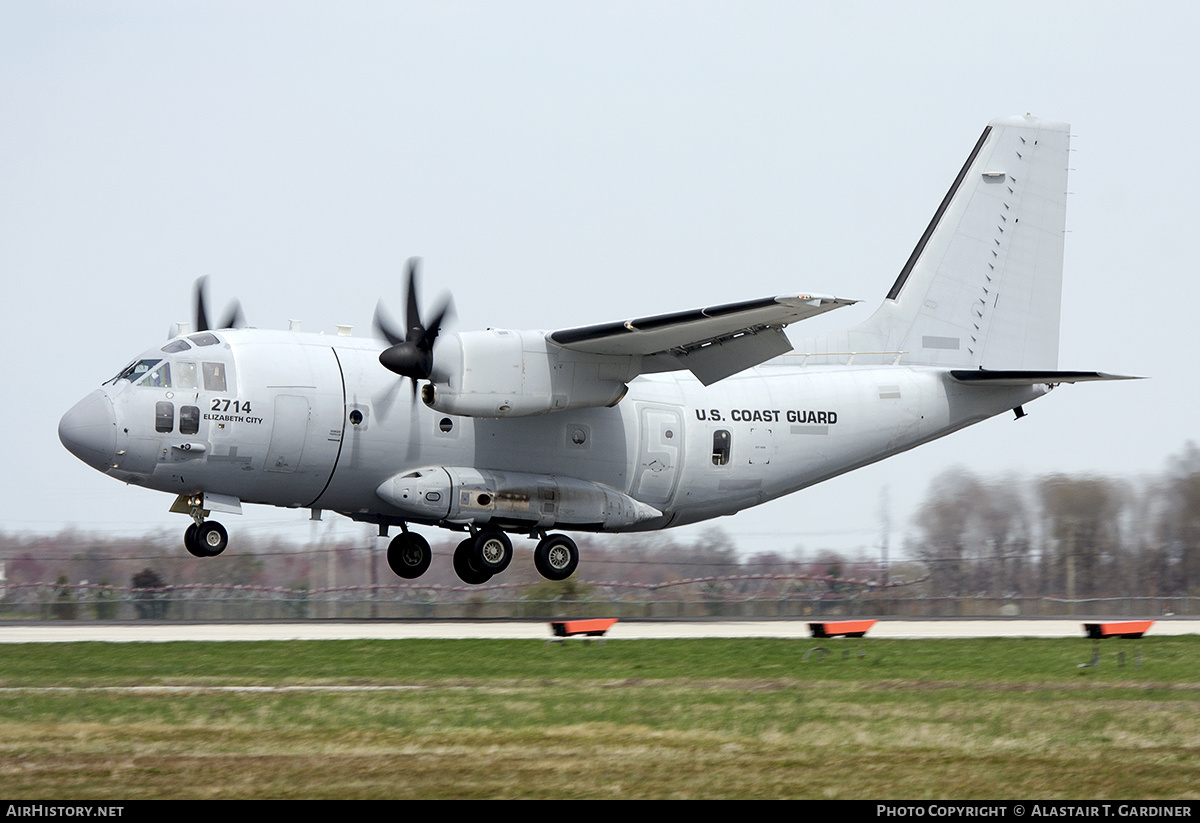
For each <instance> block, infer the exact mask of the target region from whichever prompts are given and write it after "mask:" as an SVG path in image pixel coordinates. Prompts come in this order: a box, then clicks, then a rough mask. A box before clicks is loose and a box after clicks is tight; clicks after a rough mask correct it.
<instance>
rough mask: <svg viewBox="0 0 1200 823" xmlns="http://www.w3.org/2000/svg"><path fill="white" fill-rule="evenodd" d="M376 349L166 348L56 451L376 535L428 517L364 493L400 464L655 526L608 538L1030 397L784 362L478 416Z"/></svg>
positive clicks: (249, 340) (329, 339) (828, 472)
mask: <svg viewBox="0 0 1200 823" xmlns="http://www.w3.org/2000/svg"><path fill="white" fill-rule="evenodd" d="M384 345H385V344H383V343H382V341H378V340H373V339H367V338H351V337H341V336H325V335H317V334H304V333H299V332H276V331H263V330H257V329H242V330H227V331H220V332H204V333H199V334H192V335H187V336H184V337H178V338H175V339H173V340H172V341H170V342H168V344H167V345H165V346H163V347H161V348H157V349H154V350H151V351H149V352H146V353H145V354H143V355H141V356H140V357H139V358H137V359H135V360H134V361H133V363H131V364H130V366H129V367H127V369H126V370H125V371H124V372H123V373H122V375H121V376H119V377H117V378H114V379H113V380H110V381H108V382H107V383H105V384H104V385H103V386H102V387H101V388H99V389H97V390H96V391H95V392H93V393H92V394H91V395H89V396H88V397H86V398H85V399H84V400H83V401H81V402H80V403H79V404H77V405H76V406H75V407H74V408H73V409H72V410H71V411H69V412H68V413H67V414H66V415H65V416H64V418H63V421H62V423H61V424H60V437H61V438H62V440H63V442H64V444H65V445H67V447H68V448H69V449H71V451H72V452H73V453H75V454H76V455H77V456H79V457H80V458H81V459H83V460H84V461H85V462H88V463H89V464H90V465H92V466H93V467H95V468H97V469H98V470H100V471H103V472H104V473H106V474H109V475H111V476H113V477H115V478H117V479H119V480H122V481H125V482H129V483H133V484H136V485H140V486H145V487H148V488H152V489H157V490H160V491H164V492H169V493H172V494H176V495H194V494H198V493H204V494H208V495H224V496H228V497H231V498H237V499H238V500H240V501H241V502H243V503H262V504H267V505H273V506H286V507H296V508H313V509H323V510H330V511H336V512H340V513H342V514H345V515H347V516H349V517H353V518H355V519H360V520H368V521H378V522H381V523H385V524H398V523H400V522H408V521H416V522H427V523H438V520H437V518H436V517H432V516H431V517H422V516H421V515H420V514H414V512H413V511H410V510H404V509H402V508H398V507H397V506H395V505H393V504H392V503H389V502H388V501H387V500H386V499H384V497H383V496H381V494H380V493H379V491H378V490H379V489H380V487H381V484H384V483H385V482H386V481H388V479H389V478H394V477H396V476H399V475H403V474H404V473H405V472H409V471H412V470H415V469H421V468H425V467H467V468H470V469H475V470H485V471H491V472H510V473H521V474H525V475H536V476H543V477H557V478H570V479H573V480H580V481H586V482H587V483H590V484H598V485H599V486H601V487H604V488H606V489H612V490H615V491H616V492H619V493H621V494H622V495H627V496H628V497H629V498H632V499H633V500H634V501H638V502H640V503H642V504H645V505H646V506H648V507H651V509H653V510H654V512H656V514H655V515H654V516H649V517H643V518H641V519H639V520H637V522H622V523H620V524H619V525H616V526H613V527H611V528H610V529H607V530H614V531H623V530H642V529H658V528H666V527H670V526H678V525H683V524H687V523H694V522H697V521H701V520H706V519H708V518H712V517H717V516H722V515H728V514H732V513H734V512H736V511H739V510H741V509H744V508H747V507H750V506H754V505H757V504H759V503H763V502H765V501H767V500H772V499H775V498H778V497H780V496H782V495H785V494H788V493H790V492H794V491H796V490H798V489H802V488H804V487H806V486H810V485H812V484H814V483H818V482H820V481H822V480H826V479H828V478H830V477H833V476H836V475H838V474H841V473H843V472H847V471H850V470H852V469H855V468H858V467H860V466H863V465H866V464H868V463H872V462H874V461H876V460H880V459H883V458H885V457H888V456H890V455H893V454H896V453H899V452H902V451H905V450H907V449H910V448H912V447H914V446H917V445H919V444H921V443H924V442H928V441H929V440H933V439H935V438H937V437H941V436H943V435H945V434H948V433H950V432H952V431H955V430H957V429H960V428H962V427H964V426H967V425H970V424H972V423H975V422H978V421H980V420H983V419H986V418H988V417H991V416H993V415H995V414H998V413H1001V412H1004V411H1007V410H1009V409H1013V408H1016V407H1018V406H1020V405H1021V404H1023V403H1026V402H1029V401H1030V400H1032V399H1034V398H1036V397H1038V396H1040V395H1041V394H1043V393H1045V391H1046V388H1045V387H1044V386H1016V387H1013V386H1008V387H999V386H998V387H989V388H986V389H981V388H978V387H969V386H963V385H962V384H960V383H958V382H956V381H954V380H953V379H952V378H951V377H950V376H949V374H948V372H947V371H946V370H944V369H939V368H936V367H929V366H912V367H909V366H904V365H899V364H887V365H883V364H880V365H848V364H845V363H842V364H837V365H834V364H829V363H826V364H825V365H801V364H800V363H801V360H800V359H799V358H789V357H783V358H778V359H777V360H775V361H771V362H769V363H767V364H764V365H762V366H759V367H757V368H753V369H748V370H746V371H744V372H742V373H740V374H737V375H735V376H733V377H730V378H727V379H725V380H722V381H720V382H719V383H717V384H714V385H712V386H708V387H705V386H703V385H701V384H700V383H699V382H698V381H697V380H696V379H695V378H694V377H693V376H692V375H691V374H690V373H687V372H670V373H661V374H653V375H643V376H640V377H638V378H636V379H634V380H633V381H632V382H631V383H630V384H629V391H628V393H627V394H626V395H625V396H624V397H623V398H622V399H621V400H620V402H619V403H617V404H616V405H615V406H613V407H608V408H585V409H576V410H568V411H563V412H554V413H549V414H542V415H538V416H531V417H520V418H506V419H492V418H476V417H462V416H453V415H448V414H445V413H442V412H438V411H435V410H433V409H430V408H428V407H426V406H425V405H424V404H423V403H422V402H420V400H419V399H418V398H417V397H416V396H415V393H414V391H413V389H412V387H411V385H410V383H409V381H408V380H407V379H404V378H398V377H397V376H396V375H394V374H392V373H390V372H388V371H387V370H385V369H383V368H381V367H380V364H379V361H378V357H379V353H380V351H381V350H382V348H383V346H384ZM438 524H439V525H445V524H440V523H438ZM558 525H559V527H560V528H567V529H569V528H572V526H571V525H570V524H566V523H559V524H558Z"/></svg>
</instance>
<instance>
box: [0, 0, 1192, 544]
mask: <svg viewBox="0 0 1200 823" xmlns="http://www.w3.org/2000/svg"><path fill="white" fill-rule="evenodd" d="M1198 17H1200V6H1196V5H1195V4H1192V3H1169V2H1157V3H1152V4H1134V3H1128V2H1121V3H1104V2H1079V3H1052V2H1045V0H1039V1H1038V2H1013V0H1006V1H1005V2H1003V3H1001V2H993V3H986V4H985V3H960V2H947V3H895V4H892V3H882V2H878V3H856V2H829V3H816V2H797V1H796V0H792V1H790V2H745V3H735V2H720V3H706V2H695V0H689V1H688V2H647V1H646V0H638V2H630V3H624V2H603V3H582V2H545V3H542V2H504V3H491V2H480V3H476V2H446V1H445V0H438V2H429V3H425V2H380V3H354V2H337V3H304V2H279V3H266V2H244V0H243V1H239V2H229V3H223V2H211V0H207V1H206V2H194V3H193V2H128V3H126V2H47V0H36V2H27V1H26V0H5V2H3V3H0V274H2V276H3V284H4V296H3V297H4V299H3V301H2V302H0V312H2V317H0V320H2V321H3V322H2V328H3V335H4V341H5V343H6V348H7V350H8V351H7V356H5V357H4V358H3V361H2V362H3V365H2V366H0V368H2V369H3V378H4V380H3V386H4V391H3V403H2V404H0V408H2V412H0V413H2V414H3V418H2V422H3V428H2V431H3V434H2V435H0V437H2V438H3V441H2V442H3V445H4V454H5V456H6V458H7V459H6V461H5V462H6V466H5V470H4V471H3V473H2V474H0V529H3V530H7V531H35V532H53V531H57V530H58V529H59V528H61V527H62V526H63V525H64V524H74V525H75V526H76V527H78V528H79V529H81V530H90V529H101V530H106V531H116V532H122V533H130V534H138V533H142V532H144V531H147V530H151V531H159V530H162V529H164V528H166V529H169V530H170V531H171V532H172V533H173V532H174V531H176V530H177V531H179V532H180V533H182V530H183V527H184V526H185V525H186V521H185V519H184V518H182V517H180V516H179V515H169V514H168V513H167V508H168V506H169V505H170V503H171V499H170V498H169V497H168V496H167V495H164V494H161V493H158V492H151V491H147V490H143V489H137V488H133V487H126V486H124V485H123V484H120V483H118V482H116V481H114V480H112V479H110V478H107V477H104V476H102V475H100V474H99V473H97V472H95V471H94V470H92V469H90V468H88V467H87V466H85V465H84V464H83V463H81V462H80V461H78V460H77V459H76V458H74V457H73V456H72V455H70V454H69V453H68V452H67V451H66V450H65V449H63V447H62V446H61V445H60V443H59V442H58V438H57V433H56V429H57V424H58V420H59V418H60V417H61V415H62V414H63V412H65V411H66V410H67V409H68V408H69V407H70V406H71V405H72V404H73V403H74V402H76V401H77V400H78V399H80V398H81V397H83V396H84V395H85V394H87V393H88V392H89V391H91V390H92V389H93V388H95V387H96V386H97V385H98V384H99V383H100V382H102V381H103V380H106V379H107V378H109V377H111V376H112V375H113V374H114V373H116V371H117V370H119V369H120V368H121V367H122V366H123V365H124V364H125V363H126V362H128V361H129V360H130V359H131V358H132V357H133V356H134V355H136V354H138V353H139V352H141V351H143V350H145V349H146V348H149V347H150V346H153V345H157V344H159V343H160V342H161V341H163V340H165V338H166V335H167V330H168V327H169V325H170V324H171V323H172V322H173V321H176V320H183V319H187V318H188V317H189V316H190V314H191V288H192V283H193V281H194V280H195V279H196V278H197V277H199V276H200V275H205V274H207V275H211V281H210V299H211V300H212V302H213V303H214V304H215V306H216V309H217V311H221V310H223V309H224V307H225V305H226V303H227V302H228V301H229V300H230V299H232V298H233V297H234V296H235V295H236V296H237V297H239V298H240V299H241V301H242V305H243V308H244V310H245V312H246V315H247V318H248V320H249V321H250V323H252V324H253V325H256V326H259V327H264V328H286V326H287V322H288V320H289V319H293V318H294V319H299V320H301V321H302V322H303V328H304V329H305V330H308V331H321V330H325V331H327V332H330V333H332V332H333V331H334V327H335V324H338V323H346V324H352V325H354V327H355V330H356V334H359V333H368V331H369V329H370V321H371V316H372V313H373V311H374V308H375V303H376V301H377V300H378V299H379V298H380V297H384V298H386V299H387V300H388V301H389V304H390V305H391V307H392V308H393V313H394V314H396V315H397V316H399V315H400V314H402V312H403V290H402V272H403V267H404V261H405V259H406V258H407V257H409V256H410V255H420V256H422V257H423V258H424V261H425V268H424V275H425V278H424V286H425V295H424V298H425V301H426V303H427V304H428V303H432V302H433V301H434V299H435V298H436V296H437V293H438V291H439V290H440V289H445V290H450V291H452V292H453V294H454V298H455V301H456V305H457V310H458V319H457V321H456V326H455V328H457V329H460V330H467V329H475V328H483V327H486V326H500V327H509V328H541V329H553V328H561V327H568V326H575V325H582V324H590V323H597V322H604V321H610V320H618V319H624V318H627V317H632V316H637V315H642V314H651V313H658V312H666V311H673V310H679V309H685V308H691V307H695V306H701V305H707V304H711V303H720V302H730V301H736V300H744V299H750V298H757V297H763V296H768V295H776V294H784V293H788V292H791V293H797V292H802V291H814V292H821V293H830V294H835V295H838V296H840V297H847V298H856V299H860V300H863V301H864V303H863V305H862V306H857V307H852V308H849V309H842V310H840V311H838V312H834V313H833V314H832V315H831V316H829V317H828V318H822V320H818V321H813V324H814V326H813V327H814V328H824V327H825V326H822V325H820V324H821V323H822V322H823V321H824V322H826V323H827V324H828V325H845V324H850V323H855V322H858V321H859V320H861V319H863V318H865V317H866V316H867V315H868V314H869V313H870V312H871V310H872V309H873V307H874V306H875V305H876V304H877V303H878V302H879V301H880V300H881V299H882V298H883V296H884V294H885V293H886V291H887V289H888V287H889V286H890V285H891V283H892V281H893V280H894V279H895V276H896V273H897V272H898V270H899V269H900V267H901V266H902V265H903V263H904V261H905V259H906V258H907V257H908V254H909V252H910V251H911V250H912V247H913V245H914V244H915V243H916V241H917V239H918V237H919V236H920V234H921V231H922V230H923V229H924V227H925V225H926V223H927V222H928V220H929V218H930V216H931V215H932V213H933V211H934V209H935V208H936V206H937V204H938V202H939V201H940V200H941V198H942V196H943V194H944V193H945V191H946V189H947V188H948V187H949V185H950V183H951V182H952V180H953V179H954V176H955V174H956V173H957V171H958V169H959V168H960V167H961V165H962V163H963V160H964V159H965V158H966V156H967V154H968V152H969V151H970V149H971V147H972V146H973V145H974V142H975V140H976V139H977V138H978V136H979V133H980V131H981V130H982V129H983V127H984V125H985V124H986V123H987V122H988V120H990V119H991V118H993V117H996V116H998V115H1007V114H1021V113H1025V112H1031V113H1033V114H1036V115H1038V116H1041V117H1045V118H1048V119H1053V120H1065V121H1067V122H1069V123H1071V124H1072V133H1073V135H1074V136H1073V138H1072V149H1073V152H1072V163H1071V166H1072V170H1071V178H1070V189H1071V191H1072V195H1071V197H1070V199H1069V205H1068V215H1067V226H1068V230H1069V233H1068V235H1067V240H1066V269H1065V278H1064V290H1063V323H1062V338H1061V339H1062V346H1061V357H1060V366H1061V367H1062V368H1066V369H1096V370H1102V371H1108V372H1116V373H1125V374H1138V375H1146V376H1149V377H1151V378H1153V379H1150V380H1144V381H1138V382H1125V383H1109V384H1094V385H1080V386H1063V387H1061V388H1059V389H1058V390H1056V391H1054V392H1052V393H1051V395H1050V396H1049V397H1046V398H1044V399H1041V400H1038V401H1037V402H1036V403H1034V404H1031V405H1030V406H1028V407H1027V409H1026V411H1028V412H1029V416H1028V417H1027V418H1025V419H1023V420H1021V421H1019V422H1014V421H1013V420H1012V417H1011V415H1003V416H1001V417H999V418H996V419H993V420H991V421H988V422H986V423H983V424H981V425H978V426H976V427H974V428H972V429H969V430H967V431H964V432H960V433H958V434H955V435H951V436H950V437H948V438H946V439H943V440H941V441H939V442H937V443H934V444H930V445H927V446H924V447H921V448H919V449H917V450H915V451H913V452H909V453H908V454H906V455H902V456H900V457H897V458H893V459H891V460H889V461H886V462H884V463H881V464H877V465H875V466H872V467H868V468H866V469H861V470H859V471H857V472H854V473H852V474H850V475H846V476H843V477H842V478H838V479H835V480H833V481H830V482H828V483H826V484H823V485H822V486H818V487H815V488H813V489H809V490H806V491H803V492H800V493H798V494H795V495H792V496H790V497H788V498H784V499H783V500H781V501H776V502H774V503H770V504H767V505H766V506H762V507H760V508H758V509H756V510H751V511H747V512H743V513H741V514H739V515H737V516H736V517H733V518H724V519H722V520H720V521H718V522H719V525H720V526H721V527H722V528H724V529H725V530H726V531H728V532H729V533H730V534H731V535H732V536H733V537H735V538H736V540H737V541H738V544H739V546H740V547H741V548H742V549H744V550H747V551H754V550H758V549H763V548H770V549H784V550H786V549H791V548H794V547H797V546H805V547H807V548H808V549H809V550H810V551H811V550H815V549H819V548H822V547H823V546H832V547H835V548H839V549H842V548H852V547H854V546H874V545H877V544H878V543H879V540H880V533H881V527H880V522H881V517H880V510H881V499H882V496H883V493H884V490H885V489H886V490H887V497H888V500H889V504H888V508H889V510H890V513H891V515H890V517H891V521H892V526H893V530H892V545H893V547H897V546H898V545H899V544H900V543H901V542H902V539H903V535H904V534H905V533H906V532H907V531H908V530H909V525H910V518H911V516H912V514H913V512H914V511H915V508H916V506H917V504H918V503H919V502H920V501H921V499H922V498H923V497H924V495H925V492H926V490H927V489H928V487H929V484H930V483H931V481H932V480H933V479H934V478H935V477H936V476H937V475H938V474H939V473H941V472H942V471H944V470H945V469H947V468H948V467H950V466H953V465H956V464H961V465H963V466H966V467H969V468H971V469H972V470H973V471H975V472H977V473H979V474H982V475H986V476H995V477H1000V476H1003V475H1005V474H1007V473H1018V474H1019V475H1021V476H1025V477H1034V476H1036V475H1039V474H1043V473H1049V472H1069V473H1084V472H1090V473H1096V474H1104V475H1141V474H1148V473H1153V472H1157V471H1160V470H1161V469H1162V468H1163V467H1164V466H1165V464H1166V461H1167V460H1168V459H1169V457H1170V456H1172V455H1173V454H1176V453H1178V452H1179V451H1180V450H1181V449H1182V448H1183V446H1184V444H1185V443H1186V442H1187V441H1188V440H1189V438H1193V437H1195V436H1196V435H1195V434H1194V431H1195V423H1194V422H1193V421H1194V417H1195V411H1194V410H1195V407H1196V402H1195V401H1196V395H1197V388H1196V380H1195V373H1196V370H1197V369H1196V365H1195V362H1196V358H1197V346H1196V345H1195V340H1194V338H1195V334H1194V332H1193V327H1194V317H1195V313H1196V305H1195V303H1196V301H1195V296H1196V291H1197V288H1196V276H1195V273H1194V272H1195V265H1196V264H1195V258H1196V237H1195V232H1196V225H1197V222H1198V221H1197V217H1198V211H1200V209H1198V206H1197V197H1196V193H1195V191H1194V190H1193V187H1194V186H1195V184H1196V182H1197V180H1200V175H1198V174H1197V172H1198V169H1197V164H1198V159H1197V158H1198V156H1200V153H1198V152H1197V151H1196V141H1197V135H1200V128H1198V125H1200V123H1198V119H1200V117H1198V113H1197V112H1198V110H1200V109H1198V107H1197V106H1196V104H1195V88H1196V84H1197V81H1200V58H1198V57H1197V54H1198V53H1200V50H1198V49H1197V48H1196V42H1195V38H1196V32H1197V31H1198V30H1200V20H1198ZM800 334H801V333H800V332H799V330H794V333H793V336H794V337H798V336H800ZM250 508H251V511H250V512H249V513H248V514H247V515H245V516H243V517H242V518H236V517H234V518H226V521H225V522H226V525H227V526H228V527H229V528H230V532H231V534H232V535H233V540H234V541H235V543H234V545H235V546H236V540H237V537H238V535H239V533H243V534H263V533H264V532H268V533H269V532H274V531H278V530H279V529H280V528H281V527H282V526H284V525H288V524H296V526H297V533H299V534H300V535H301V536H303V535H305V534H307V533H308V532H307V531H305V529H307V528H308V527H307V526H306V525H305V516H306V514H305V513H303V512H294V511H285V510H276V509H263V508H262V507H250ZM328 517H333V516H332V515H327V518H328ZM339 519H340V518H339ZM344 522H345V523H347V524H349V521H344ZM351 528H352V529H361V528H362V527H359V526H351ZM693 528H695V527H693ZM692 533H694V532H691V531H688V532H684V533H683V534H682V535H681V536H683V537H687V536H688V535H689V534H692ZM431 536H432V535H431Z"/></svg>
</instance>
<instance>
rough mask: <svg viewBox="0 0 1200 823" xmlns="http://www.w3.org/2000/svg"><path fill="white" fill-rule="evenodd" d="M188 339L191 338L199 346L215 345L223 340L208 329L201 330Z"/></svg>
mask: <svg viewBox="0 0 1200 823" xmlns="http://www.w3.org/2000/svg"><path fill="white" fill-rule="evenodd" d="M188 340H191V341H192V342H193V343H195V344H196V345H197V346H215V345H217V344H218V343H220V342H221V338H219V337H217V336H216V335H215V334H213V333H211V332H206V331H203V332H200V333H199V334H193V335H192V336H191V337H189V338H188Z"/></svg>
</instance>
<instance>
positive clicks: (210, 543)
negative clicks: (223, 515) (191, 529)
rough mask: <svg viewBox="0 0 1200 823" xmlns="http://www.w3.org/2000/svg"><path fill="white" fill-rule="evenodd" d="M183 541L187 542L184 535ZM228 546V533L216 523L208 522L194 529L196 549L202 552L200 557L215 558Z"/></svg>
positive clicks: (213, 521)
mask: <svg viewBox="0 0 1200 823" xmlns="http://www.w3.org/2000/svg"><path fill="white" fill-rule="evenodd" d="M184 540H185V541H186V540H187V537H186V534H185V536H184ZM228 545H229V533H228V532H226V531H225V527H224V526H222V525H221V524H220V523H218V522H217V521H215V520H209V521H208V522H207V523H201V524H200V525H199V526H197V527H196V548H198V549H199V550H200V551H201V552H202V554H201V556H202V557H216V556H217V555H218V554H220V553H221V552H223V551H225V547H226V546H228Z"/></svg>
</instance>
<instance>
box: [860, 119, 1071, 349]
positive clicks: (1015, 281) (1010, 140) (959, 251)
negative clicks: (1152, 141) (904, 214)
mask: <svg viewBox="0 0 1200 823" xmlns="http://www.w3.org/2000/svg"><path fill="white" fill-rule="evenodd" d="M1069 142H1070V127H1069V126H1068V125H1067V124H1066V123H1054V122H1049V121H1046V120H1041V119H1039V118H1036V117H1031V116H1028V115H1026V116H1023V117H1022V116H1014V117H1001V118H998V119H996V120H993V121H992V122H991V123H990V124H988V127H987V128H986V129H984V131H983V134H982V135H981V136H980V138H979V141H978V142H977V143H976V144H975V148H974V149H973V150H972V151H971V154H970V156H969V157H968V158H967V162H966V163H965V164H964V165H963V167H962V170H961V171H960V172H959V174H958V177H957V178H956V179H955V181H954V184H953V185H952V186H951V187H950V191H949V192H947V193H946V196H945V198H944V199H943V200H942V202H941V205H940V206H939V207H938V209H937V212H936V213H935V214H934V216H933V219H932V220H931V221H930V223H929V226H928V228H926V229H925V232H924V234H922V235H921V239H920V240H919V241H918V242H917V245H916V248H914V249H913V252H912V254H911V255H910V256H909V258H908V261H907V262H906V263H905V264H904V268H903V269H902V270H901V271H900V276H899V277H897V278H896V282H895V283H894V284H893V285H892V288H891V290H890V291H889V292H888V295H887V299H886V300H884V302H883V305H882V306H880V307H879V309H878V310H877V311H876V312H875V313H874V314H873V315H872V316H871V317H870V318H868V319H867V320H866V321H864V322H863V323H862V324H860V325H858V326H856V327H854V328H852V329H849V330H848V332H847V334H848V335H849V340H848V341H846V342H847V343H848V344H849V348H850V350H851V351H853V350H859V351H867V350H874V351H892V352H904V354H903V355H902V357H901V360H900V362H902V363H908V364H926V365H934V366H945V367H949V368H986V369H1006V370H1018V369H1023V370H1039V369H1040V370H1050V371H1053V370H1054V369H1056V368H1057V367H1058V327H1059V309H1060V303H1061V294H1062V263H1063V234H1064V231H1065V227H1066V199H1067V157H1068V155H1067V151H1068V147H1069Z"/></svg>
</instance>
